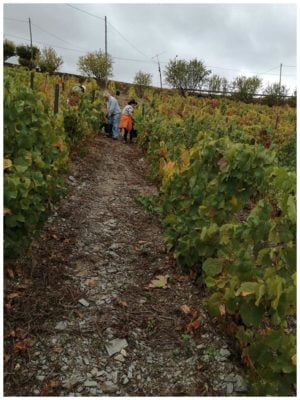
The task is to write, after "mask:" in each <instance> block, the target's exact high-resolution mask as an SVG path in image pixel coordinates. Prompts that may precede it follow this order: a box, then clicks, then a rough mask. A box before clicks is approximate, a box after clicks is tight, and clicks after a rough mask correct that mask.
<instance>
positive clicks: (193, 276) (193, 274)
mask: <svg viewBox="0 0 300 400" xmlns="http://www.w3.org/2000/svg"><path fill="white" fill-rule="evenodd" d="M197 275H198V273H197V272H196V271H190V278H191V279H193V280H195V279H196V278H197Z"/></svg>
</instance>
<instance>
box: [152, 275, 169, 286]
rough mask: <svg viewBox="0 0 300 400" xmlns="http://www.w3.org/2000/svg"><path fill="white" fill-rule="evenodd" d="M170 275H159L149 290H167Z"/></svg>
mask: <svg viewBox="0 0 300 400" xmlns="http://www.w3.org/2000/svg"><path fill="white" fill-rule="evenodd" d="M168 279H169V275H157V276H156V277H155V278H154V279H152V281H151V282H150V284H149V285H148V287H149V288H162V289H165V288H166V286H167V283H168Z"/></svg>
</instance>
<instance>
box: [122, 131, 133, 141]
mask: <svg viewBox="0 0 300 400" xmlns="http://www.w3.org/2000/svg"><path fill="white" fill-rule="evenodd" d="M128 133H129V141H130V142H132V130H131V131H130V132H128V130H127V129H126V128H124V140H125V142H127V134H128Z"/></svg>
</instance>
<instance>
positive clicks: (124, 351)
mask: <svg viewBox="0 0 300 400" xmlns="http://www.w3.org/2000/svg"><path fill="white" fill-rule="evenodd" d="M120 353H121V354H122V356H124V357H126V356H127V351H126V350H125V349H122V350H121V351H120Z"/></svg>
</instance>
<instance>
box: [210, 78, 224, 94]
mask: <svg viewBox="0 0 300 400" xmlns="http://www.w3.org/2000/svg"><path fill="white" fill-rule="evenodd" d="M221 87H222V78H221V77H220V76H219V75H212V76H211V77H210V78H208V90H212V91H214V92H220V91H221Z"/></svg>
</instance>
